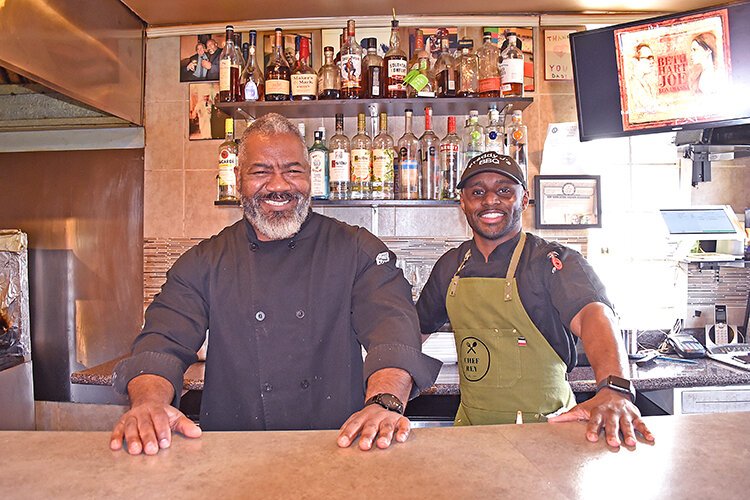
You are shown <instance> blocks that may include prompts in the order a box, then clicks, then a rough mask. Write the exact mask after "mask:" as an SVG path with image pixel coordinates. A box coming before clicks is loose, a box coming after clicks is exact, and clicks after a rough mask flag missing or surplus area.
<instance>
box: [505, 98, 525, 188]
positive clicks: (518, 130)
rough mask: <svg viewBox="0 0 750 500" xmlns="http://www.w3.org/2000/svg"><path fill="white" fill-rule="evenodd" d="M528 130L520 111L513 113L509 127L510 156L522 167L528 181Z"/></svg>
mask: <svg viewBox="0 0 750 500" xmlns="http://www.w3.org/2000/svg"><path fill="white" fill-rule="evenodd" d="M528 135H529V134H528V130H527V129H526V125H524V124H523V114H522V113H521V110H520V109H517V110H515V111H513V115H512V116H511V122H510V125H509V126H508V156H510V157H512V158H513V159H514V160H516V163H518V166H519V167H521V170H522V171H523V175H524V177H526V178H527V179H528V174H529V172H528V156H527V153H528V151H527V145H528Z"/></svg>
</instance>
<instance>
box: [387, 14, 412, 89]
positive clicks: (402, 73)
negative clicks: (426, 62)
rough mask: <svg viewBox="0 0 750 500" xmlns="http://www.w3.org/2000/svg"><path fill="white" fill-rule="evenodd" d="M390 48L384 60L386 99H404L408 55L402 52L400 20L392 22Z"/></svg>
mask: <svg viewBox="0 0 750 500" xmlns="http://www.w3.org/2000/svg"><path fill="white" fill-rule="evenodd" d="M390 45H391V46H390V48H389V49H388V52H386V53H385V57H384V58H383V71H384V72H385V84H384V86H385V89H384V90H385V97H386V98H388V99H403V98H405V97H406V85H405V84H404V78H406V66H407V61H406V53H405V52H404V51H403V50H401V37H400V36H399V32H398V20H396V19H394V20H392V21H391V40H390Z"/></svg>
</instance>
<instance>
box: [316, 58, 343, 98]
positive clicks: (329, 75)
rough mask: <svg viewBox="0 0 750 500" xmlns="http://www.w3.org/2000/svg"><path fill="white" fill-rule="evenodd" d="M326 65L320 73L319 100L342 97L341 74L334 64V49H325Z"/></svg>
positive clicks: (321, 68)
mask: <svg viewBox="0 0 750 500" xmlns="http://www.w3.org/2000/svg"><path fill="white" fill-rule="evenodd" d="M323 54H324V55H325V64H323V66H321V67H320V70H319V71H318V99H338V98H339V97H341V72H340V71H339V68H338V67H337V66H336V64H335V63H334V62H333V47H331V46H330V45H329V46H327V47H326V48H324V49H323Z"/></svg>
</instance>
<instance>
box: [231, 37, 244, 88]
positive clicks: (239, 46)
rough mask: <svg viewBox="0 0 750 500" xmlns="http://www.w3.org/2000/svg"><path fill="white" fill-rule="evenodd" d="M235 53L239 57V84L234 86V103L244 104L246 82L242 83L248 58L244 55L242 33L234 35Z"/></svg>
mask: <svg viewBox="0 0 750 500" xmlns="http://www.w3.org/2000/svg"><path fill="white" fill-rule="evenodd" d="M234 52H235V55H236V56H237V62H238V65H239V71H238V75H239V76H238V77H237V84H236V85H235V86H234V94H233V96H232V101H233V102H242V101H244V100H245V82H244V81H242V74H243V72H244V69H245V64H246V63H247V58H246V57H245V56H243V54H242V33H236V32H235V33H234Z"/></svg>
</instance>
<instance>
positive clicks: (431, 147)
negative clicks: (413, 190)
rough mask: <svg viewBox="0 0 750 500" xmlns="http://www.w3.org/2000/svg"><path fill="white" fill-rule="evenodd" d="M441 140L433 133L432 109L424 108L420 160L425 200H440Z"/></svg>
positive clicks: (422, 192)
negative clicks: (439, 163) (439, 156)
mask: <svg viewBox="0 0 750 500" xmlns="http://www.w3.org/2000/svg"><path fill="white" fill-rule="evenodd" d="M439 145H440V138H439V137H438V136H437V135H435V132H433V131H432V107H430V106H425V108H424V133H423V134H422V137H420V138H419V159H420V162H421V166H420V169H421V188H422V189H421V192H420V193H419V197H420V198H421V199H423V200H437V199H440V177H439V175H438V172H439V167H438V161H439V160H438V148H439Z"/></svg>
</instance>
